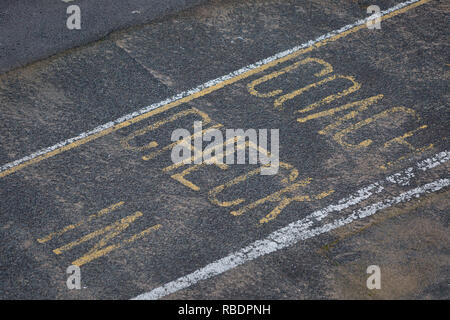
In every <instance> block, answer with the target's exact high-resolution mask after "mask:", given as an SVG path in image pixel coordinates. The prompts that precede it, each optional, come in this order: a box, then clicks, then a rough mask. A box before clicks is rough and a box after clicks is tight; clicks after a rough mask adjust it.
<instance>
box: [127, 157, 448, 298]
mask: <svg viewBox="0 0 450 320" xmlns="http://www.w3.org/2000/svg"><path fill="white" fill-rule="evenodd" d="M449 157H450V152H449V151H443V152H440V153H438V154H436V155H435V156H433V157H431V158H429V159H426V160H423V161H420V162H418V163H417V165H416V167H415V168H414V167H411V168H408V169H406V170H403V171H401V172H400V174H404V173H408V174H410V173H411V172H412V170H421V171H426V170H429V169H432V168H435V167H437V166H439V165H441V164H444V163H445V162H447V161H448V160H449ZM411 169H412V170H411ZM388 178H389V177H387V178H386V179H385V180H382V181H380V182H377V183H373V184H370V185H369V186H367V187H365V188H362V189H360V190H358V191H357V192H356V193H355V194H353V195H352V196H350V197H347V198H344V199H341V200H340V201H338V203H337V204H333V205H329V206H328V207H326V208H324V209H321V210H318V211H315V212H313V213H311V214H309V215H308V216H307V217H306V218H304V219H300V220H298V221H295V222H292V223H290V224H289V225H287V226H286V227H283V228H281V229H279V230H277V231H274V232H272V233H271V234H270V235H269V236H268V237H266V238H265V239H263V240H257V241H255V242H253V243H252V244H250V245H248V246H246V247H244V248H242V249H240V250H239V251H236V252H234V253H232V254H230V255H228V256H227V257H224V258H222V259H219V260H217V261H215V262H213V263H210V264H208V265H207V266H205V267H203V268H201V269H198V270H196V271H194V272H193V273H190V274H188V275H186V276H183V277H181V278H178V279H177V280H175V281H172V282H169V283H166V284H164V285H163V286H161V287H158V288H156V289H153V290H151V291H149V292H147V293H143V294H141V295H139V296H137V297H135V298H133V300H155V299H159V298H162V297H165V296H167V295H169V294H172V293H175V292H177V291H179V290H181V289H185V288H188V287H190V286H192V285H194V284H196V283H197V282H199V281H202V280H206V279H209V278H211V277H214V276H216V275H219V274H221V273H224V272H226V271H229V270H231V269H233V268H235V267H237V266H239V265H242V264H244V263H246V262H248V261H251V260H254V259H256V258H258V257H261V256H263V255H266V254H269V253H273V252H275V251H278V250H280V249H283V248H286V247H289V246H291V245H293V244H295V243H297V242H299V241H302V240H306V239H309V238H312V237H315V236H318V235H320V234H323V233H327V232H330V231H332V230H334V229H337V228H340V227H342V226H345V225H347V224H349V223H351V222H353V221H355V220H359V219H363V218H366V217H369V216H371V215H374V214H375V213H377V212H378V211H380V210H383V209H386V208H389V207H391V206H393V205H396V204H398V203H402V202H407V201H409V200H411V199H413V198H419V197H420V196H423V195H424V194H426V193H432V192H436V191H439V190H441V189H443V188H445V187H447V186H449V185H450V179H447V178H443V179H439V180H436V181H434V182H431V183H427V184H425V185H423V186H420V187H417V188H413V189H410V190H408V191H406V192H403V193H401V194H400V195H398V196H394V197H391V198H387V199H385V200H383V201H379V202H376V203H374V204H370V205H367V206H365V207H363V208H360V209H357V210H354V211H353V212H352V213H351V214H350V215H348V216H347V217H343V218H338V219H335V220H334V221H333V222H331V223H327V224H324V225H322V226H318V227H315V228H313V225H314V223H317V222H319V221H321V220H323V219H324V218H326V217H327V216H328V215H329V214H330V213H331V212H340V211H342V210H344V209H347V208H349V207H351V206H354V205H356V204H358V203H360V202H361V201H363V200H366V199H368V198H369V197H370V196H372V195H373V194H376V193H379V192H381V191H382V190H383V189H384V187H383V184H385V183H386V181H388V182H390V183H394V184H395V183H396V182H395V181H392V180H390V179H388Z"/></svg>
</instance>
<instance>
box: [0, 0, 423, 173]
mask: <svg viewBox="0 0 450 320" xmlns="http://www.w3.org/2000/svg"><path fill="white" fill-rule="evenodd" d="M419 1H420V0H409V1H405V2H402V3H399V4H397V5H395V6H393V7H391V8H389V9H387V10H384V11H382V12H381V13H380V15H379V16H378V17H382V16H384V15H386V14H389V13H391V12H393V11H397V10H399V9H402V8H404V7H406V6H409V5H411V4H413V3H416V2H419ZM372 19H374V18H373V17H372V16H370V17H367V18H365V19H361V20H358V21H356V22H354V23H352V24H348V25H346V26H344V27H342V28H340V29H337V30H334V31H331V32H329V33H327V34H324V35H321V36H320V37H318V38H316V39H315V40H310V41H308V42H305V43H303V44H301V45H299V46H296V47H294V48H291V49H289V50H285V51H283V52H280V53H277V54H275V55H273V56H271V57H269V58H266V59H263V60H260V61H258V62H256V63H253V64H250V65H248V66H246V67H243V68H241V69H239V70H236V71H234V72H231V73H229V74H227V75H225V76H222V77H220V78H217V79H214V80H210V81H208V82H206V83H204V84H202V85H199V86H197V87H195V88H193V89H190V90H187V91H184V92H181V93H179V94H177V95H175V96H172V97H170V98H168V99H166V100H164V101H160V102H158V103H154V104H152V105H150V106H147V107H144V108H142V109H140V110H138V111H135V112H132V113H129V114H127V115H124V116H122V117H120V118H118V119H116V120H114V121H110V122H108V123H105V124H103V125H101V126H98V127H96V128H94V129H93V130H90V131H86V132H83V133H81V134H79V135H78V136H76V137H73V138H70V139H67V140H64V141H61V142H59V143H57V144H55V145H53V146H51V147H48V148H44V149H41V150H39V151H36V152H34V153H32V154H30V155H28V156H26V157H23V158H21V159H18V160H15V161H13V162H9V163H7V164H4V165H2V166H1V167H0V173H1V172H3V171H6V170H8V169H11V168H13V167H16V166H18V165H20V164H22V163H24V162H27V161H30V160H32V159H34V158H37V157H39V156H42V155H45V154H47V153H49V152H52V151H54V150H56V149H59V148H62V147H64V146H66V145H69V144H71V143H73V142H75V141H78V140H82V139H85V138H87V137H89V136H92V135H94V134H97V133H99V132H102V131H104V130H107V129H109V128H111V127H114V126H115V125H117V124H120V123H122V122H125V121H128V120H130V119H133V118H136V117H138V116H140V115H142V114H145V113H147V112H150V111H152V110H155V109H158V108H161V107H163V106H165V105H168V104H169V103H172V102H175V101H177V100H180V99H182V98H185V97H187V96H190V95H192V94H195V93H198V92H200V91H202V90H204V89H207V88H209V87H212V86H214V85H217V84H219V83H221V82H224V81H227V80H229V79H232V78H234V77H236V76H239V75H241V74H243V73H246V72H248V71H250V70H253V69H256V68H258V67H260V66H262V65H265V64H268V63H270V62H272V61H274V60H278V59H280V58H283V57H285V56H287V55H290V54H292V53H294V52H297V51H299V50H302V49H305V48H308V47H311V46H313V45H314V44H316V43H318V42H320V41H323V40H326V39H329V38H331V37H334V36H336V35H338V34H340V33H343V32H345V31H347V30H349V29H351V28H354V27H356V26H359V25H362V24H365V23H367V21H369V20H372Z"/></svg>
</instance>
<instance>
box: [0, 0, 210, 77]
mask: <svg viewBox="0 0 450 320" xmlns="http://www.w3.org/2000/svg"><path fill="white" fill-rule="evenodd" d="M205 1H206V0H128V1H111V0H75V1H73V0H72V1H69V2H63V1H62V0H2V1H1V2H0V73H2V72H6V71H8V70H11V69H14V68H17V67H19V66H23V65H26V64H28V63H30V62H33V61H37V60H39V59H43V58H46V57H48V56H51V55H53V54H56V53H58V52H61V51H63V50H67V49H70V48H73V47H77V46H80V45H84V44H87V43H89V42H92V41H95V40H98V39H101V38H103V37H104V36H106V35H107V34H109V33H111V32H112V31H115V30H120V29H122V28H126V27H130V26H134V25H139V24H142V23H148V22H150V21H152V20H155V19H161V18H162V17H164V16H165V15H168V14H172V13H175V12H179V11H182V10H184V9H186V8H189V7H191V6H193V5H197V4H199V3H202V2H205ZM70 5H78V6H79V7H80V9H81V17H82V18H81V30H69V29H68V28H67V27H66V20H67V18H68V17H69V15H68V14H67V13H66V10H67V7H69V6H70Z"/></svg>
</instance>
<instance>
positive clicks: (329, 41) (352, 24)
mask: <svg viewBox="0 0 450 320" xmlns="http://www.w3.org/2000/svg"><path fill="white" fill-rule="evenodd" d="M370 4H376V5H378V6H379V7H380V8H381V10H382V12H381V15H382V17H381V22H380V27H381V28H380V29H368V28H367V25H366V20H362V19H366V18H367V17H368V16H369V15H368V14H367V12H366V7H367V5H368V3H365V2H364V3H363V2H359V3H358V2H355V1H350V0H339V1H333V2H330V1H322V0H314V1H312V2H311V8H310V2H308V1H300V0H297V1H296V0H264V1H262V0H248V1H238V0H226V1H210V2H207V3H205V4H201V5H199V6H195V7H193V8H191V9H188V10H185V11H183V12H180V13H178V14H175V15H171V16H168V17H166V18H163V19H160V20H157V21H155V22H152V23H149V24H144V25H139V26H136V27H133V28H129V29H126V30H122V31H118V32H115V33H112V34H110V35H109V36H108V37H106V38H104V39H103V40H101V41H96V42H93V43H91V44H88V45H85V46H81V47H79V48H75V49H71V50H68V51H65V52H62V53H59V54H57V55H55V56H52V57H51V58H48V59H45V60H41V61H39V62H36V63H33V64H30V65H28V66H26V67H24V68H19V69H15V70H13V71H10V72H7V73H3V74H2V75H0V110H1V114H0V124H1V125H0V163H1V167H0V199H1V201H0V213H1V214H0V241H1V245H0V257H1V258H0V283H1V285H0V297H1V298H3V299H7V298H8V299H13V298H15V299H37V298H48V299H129V298H142V299H193V298H197V299H342V298H349V299H398V298H406V299H430V298H433V299H448V298H449V291H448V267H449V262H450V260H449V254H448V252H449V232H448V222H449V219H448V212H449V207H450V203H449V188H448V186H449V184H450V177H449V159H450V152H449V142H448V137H449V133H450V132H449V123H450V119H449V118H450V117H449V115H450V112H449V90H448V83H449V76H450V50H449V43H448V28H449V25H448V14H449V11H450V7H449V5H448V2H446V1H437V0H431V1H428V0H411V1H407V2H401V1H391V0H387V1H373V3H370ZM90 10H91V11H90V12H89V14H91V15H94V14H95V12H96V11H95V10H100V9H97V8H92V9H90ZM10 55H13V54H12V53H10V52H8V56H10ZM194 121H202V124H203V127H204V128H205V129H206V128H211V127H214V128H218V129H219V130H220V131H221V132H223V133H225V132H226V129H244V130H247V129H255V130H259V129H279V145H280V152H279V159H280V168H279V171H278V173H276V174H275V175H261V174H260V171H261V167H260V165H254V164H239V165H238V164H234V165H232V164H229V165H219V164H211V165H205V164H202V163H199V164H184V165H174V163H173V162H172V160H171V148H172V147H173V145H172V142H171V135H172V132H173V131H174V130H175V129H179V128H181V129H187V130H189V132H191V133H192V132H193V123H194ZM205 145H206V144H205ZM267 149H270V148H269V147H267ZM70 265H76V266H79V267H80V270H81V285H82V288H81V289H80V290H69V289H68V288H67V285H66V281H67V278H68V276H69V275H68V274H67V273H66V270H67V268H68V267H69V266H70ZM372 265H376V266H378V267H379V269H380V272H381V289H372V290H370V289H369V288H368V287H367V284H366V281H367V278H368V277H369V274H367V268H368V267H369V266H372Z"/></svg>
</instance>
